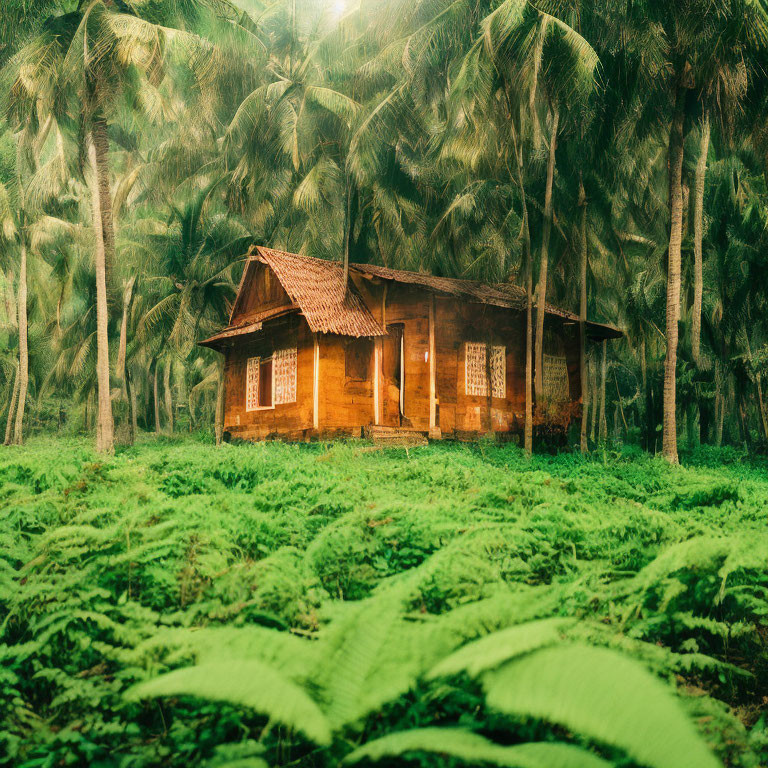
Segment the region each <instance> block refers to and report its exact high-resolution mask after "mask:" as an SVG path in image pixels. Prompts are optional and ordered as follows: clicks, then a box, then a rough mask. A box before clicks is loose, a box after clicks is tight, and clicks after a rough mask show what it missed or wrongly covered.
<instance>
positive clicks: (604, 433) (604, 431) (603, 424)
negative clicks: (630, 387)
mask: <svg viewBox="0 0 768 768" xmlns="http://www.w3.org/2000/svg"><path fill="white" fill-rule="evenodd" d="M602 346H603V360H602V363H601V365H600V442H604V441H605V440H606V439H607V437H608V422H607V420H606V418H605V377H606V374H607V372H608V363H607V357H608V342H607V341H606V340H605V339H603V345H602Z"/></svg>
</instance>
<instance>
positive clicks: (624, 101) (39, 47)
mask: <svg viewBox="0 0 768 768" xmlns="http://www.w3.org/2000/svg"><path fill="white" fill-rule="evenodd" d="M0 35H2V37H0V72H2V88H0V98H1V99H2V105H1V107H2V109H1V113H2V122H0V221H1V223H2V226H1V227H0V237H1V238H2V240H1V243H2V244H1V245H0V248H1V250H0V281H2V282H1V283H0V293H2V296H3V301H2V303H0V334H2V344H0V403H2V407H3V409H4V411H3V416H4V418H5V422H4V423H3V427H5V439H6V442H20V441H21V440H23V438H24V435H25V434H26V433H28V432H30V431H33V432H34V431H37V432H40V431H43V432H50V431H58V432H59V433H66V434H72V433H78V432H83V431H85V432H90V433H95V434H96V435H97V439H98V441H99V445H100V447H102V448H105V449H107V450H110V449H111V448H112V445H113V441H114V439H115V438H113V430H114V434H116V435H117V438H116V439H117V440H118V442H130V441H131V440H132V439H133V436H134V435H135V433H136V430H143V431H153V430H154V431H174V430H177V431H178V430H181V431H188V430H193V431H194V430H197V429H201V428H208V429H210V428H211V425H212V424H213V422H214V420H215V414H216V403H217V394H219V381H220V372H219V369H218V363H217V355H216V353H214V352H210V351H205V350H202V349H200V348H198V347H197V346H196V341H198V340H200V339H201V338H204V337H205V336H206V335H208V334H210V332H212V331H213V330H215V329H217V328H219V327H221V326H222V325H223V324H225V322H226V317H227V309H228V306H229V303H230V302H231V300H232V298H233V295H234V290H235V288H234V287H235V285H236V282H237V280H238V279H239V274H240V271H241V268H242V257H243V254H244V252H245V250H246V248H247V245H248V244H250V243H252V242H257V243H261V244H265V245H269V246H272V247H277V248H282V249H285V250H290V251H294V252H301V253H304V254H307V255H312V256H318V257H321V258H332V259H340V258H348V259H350V260H353V261H359V262H373V263H383V264H386V265H388V266H392V267H402V268H406V269H416V270H427V271H430V272H433V273H436V274H441V275H446V276H456V277H466V278H473V279H480V280H486V281H504V280H508V279H512V280H514V281H517V282H519V283H520V284H521V285H523V286H525V287H526V288H527V289H528V292H529V295H530V296H531V298H532V301H533V304H534V314H536V309H537V306H538V298H539V297H540V296H545V295H546V297H547V299H548V300H550V301H552V302H555V303H558V304H560V305H562V306H564V307H566V308H568V309H572V310H574V311H576V312H580V313H581V314H582V316H588V317H590V318H591V319H599V320H603V321H607V322H611V323H613V324H615V325H617V326H619V327H620V328H621V329H622V330H624V332H625V334H626V335H625V337H624V339H623V340H622V341H620V342H615V343H612V344H610V345H608V349H607V350H602V349H600V347H599V346H598V347H597V348H594V349H592V350H591V352H590V354H589V356H588V358H589V359H588V360H587V361H585V362H586V367H585V380H586V381H587V386H586V387H585V400H586V403H587V408H586V414H585V415H586V418H585V420H584V422H585V423H584V429H583V430H582V432H583V434H582V445H583V446H586V445H587V441H588V440H591V441H592V442H593V443H594V442H604V441H606V440H608V439H611V440H620V441H622V442H630V443H637V444H640V445H642V446H643V447H645V448H646V449H648V450H650V451H652V452H661V451H662V449H663V452H664V454H665V455H666V456H667V458H669V459H671V460H673V461H674V460H675V459H676V457H677V444H676V438H677V437H679V442H680V450H686V449H688V448H692V447H695V446H696V445H698V444H699V442H700V441H704V442H711V443H714V444H718V445H719V444H722V443H730V444H734V445H740V446H743V447H747V448H759V447H762V446H765V445H766V442H767V441H768V413H767V412H766V404H765V400H764V397H765V396H764V393H763V387H762V379H763V377H764V376H765V374H766V370H767V366H768V328H767V322H766V318H768V315H766V312H765V306H766V296H767V295H768V294H767V293H766V291H767V290H768V278H767V277H766V275H768V271H767V270H766V269H765V268H764V267H765V253H766V250H765V249H766V221H767V217H766V200H767V198H766V174H767V173H768V170H767V169H768V127H767V125H768V123H766V116H767V115H768V78H767V77H766V72H765V68H766V62H767V61H768V58H767V56H768V12H767V11H766V8H765V5H764V4H763V2H762V0H739V1H738V2H736V1H734V2H731V1H730V0H717V2H715V1H714V0H713V1H709V0H707V1H706V2H704V1H702V2H697V1H696V0H686V1H685V2H679V3H672V4H670V3H661V2H634V3H627V2H618V1H617V2H612V1H611V0H606V1H605V2H581V1H579V0H569V1H565V0H563V1H561V0H557V1H555V0H552V1H551V2H550V1H549V0H547V2H542V3H538V4H533V3H526V2H522V0H505V2H503V3H486V4H483V3H482V2H468V1H467V0H454V1H453V2H447V1H446V0H440V1H436V0H425V1H424V2H407V3H403V2H397V1H396V0H392V1H391V2H378V1H377V2H366V3H352V2H350V3H345V2H344V0H328V2H325V0H285V2H276V3H272V4H260V3H257V2H250V1H249V2H238V3H230V2H225V0H203V1H201V2H191V0H164V1H162V2H161V1H160V0H133V1H132V2H124V1H123V0H114V2H91V3H89V2H84V1H80V2H78V1H77V0H53V1H51V2H44V1H43V0H10V1H9V2H5V3H3V7H2V10H1V11H0ZM542 319H543V316H542ZM534 322H536V323H537V327H538V318H536V320H535V321H534ZM603 352H605V353H606V358H607V359H606V361H605V364H603V360H602V355H603ZM536 354H537V355H538V354H540V352H539V350H538V349H537V350H536ZM534 367H535V366H534ZM100 371H101V373H100ZM99 382H101V386H99ZM100 392H101V395H100V394H99V393H100ZM665 393H666V396H665ZM110 410H111V412H108V411H110ZM113 425H114V427H113ZM102 433H103V435H102Z"/></svg>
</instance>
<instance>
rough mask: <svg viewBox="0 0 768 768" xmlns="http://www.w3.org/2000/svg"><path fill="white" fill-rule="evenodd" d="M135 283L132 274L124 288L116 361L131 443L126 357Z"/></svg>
mask: <svg viewBox="0 0 768 768" xmlns="http://www.w3.org/2000/svg"><path fill="white" fill-rule="evenodd" d="M135 284H136V276H135V275H132V276H131V277H130V278H129V279H128V281H127V282H126V284H125V287H124V289H123V317H122V320H121V321H120V342H119V344H118V347H117V362H116V363H115V376H116V378H117V380H118V381H119V382H120V396H121V398H122V400H123V402H124V403H125V419H126V422H127V427H128V428H127V429H126V430H125V433H126V434H127V436H128V442H129V444H130V445H133V441H134V440H135V438H136V431H135V430H134V429H133V403H132V402H131V394H130V384H129V383H128V372H127V369H126V366H125V358H126V352H127V347H128V316H129V314H130V311H131V302H132V301H133V286H134V285H135Z"/></svg>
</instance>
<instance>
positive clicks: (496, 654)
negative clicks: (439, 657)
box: [429, 618, 574, 677]
mask: <svg viewBox="0 0 768 768" xmlns="http://www.w3.org/2000/svg"><path fill="white" fill-rule="evenodd" d="M573 623H574V621H573V620H569V619H557V618H556V619H542V620H541V621H533V622H530V623H528V624H521V625H519V626H515V627H510V628H509V629H504V630H502V631H501V632H494V633H493V634H491V635H487V636H486V637H483V638H481V639H480V640H476V641H475V642H474V643H469V645H465V646H464V647H463V648H461V649H459V650H458V651H456V653H453V654H451V655H450V656H449V657H448V658H446V659H443V661H441V662H440V663H439V664H438V665H437V666H436V667H435V668H434V669H433V670H432V671H431V672H430V674H429V676H430V677H442V676H447V675H456V674H458V673H459V672H466V673H467V674H468V675H470V677H476V676H477V675H479V674H480V673H481V672H485V671H486V670H489V669H493V668H495V667H498V666H500V665H501V664H503V663H504V662H507V661H509V660H510V659H512V658H514V657H515V656H522V655H523V654H525V653H529V652H530V651H535V650H537V649H538V648H542V647H544V646H546V645H552V644H554V643H556V642H558V641H559V640H560V639H561V632H562V630H563V629H565V628H566V627H568V626H569V625H571V624H573Z"/></svg>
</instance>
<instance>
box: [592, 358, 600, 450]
mask: <svg viewBox="0 0 768 768" xmlns="http://www.w3.org/2000/svg"><path fill="white" fill-rule="evenodd" d="M590 368H591V369H592V377H591V378H592V397H591V398H590V399H591V401H592V402H593V403H594V405H593V407H592V424H591V426H590V430H589V436H590V440H592V442H593V443H594V442H595V440H596V438H597V411H598V405H599V403H600V392H599V390H598V385H597V360H595V356H594V355H593V356H592V365H591V366H590Z"/></svg>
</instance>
